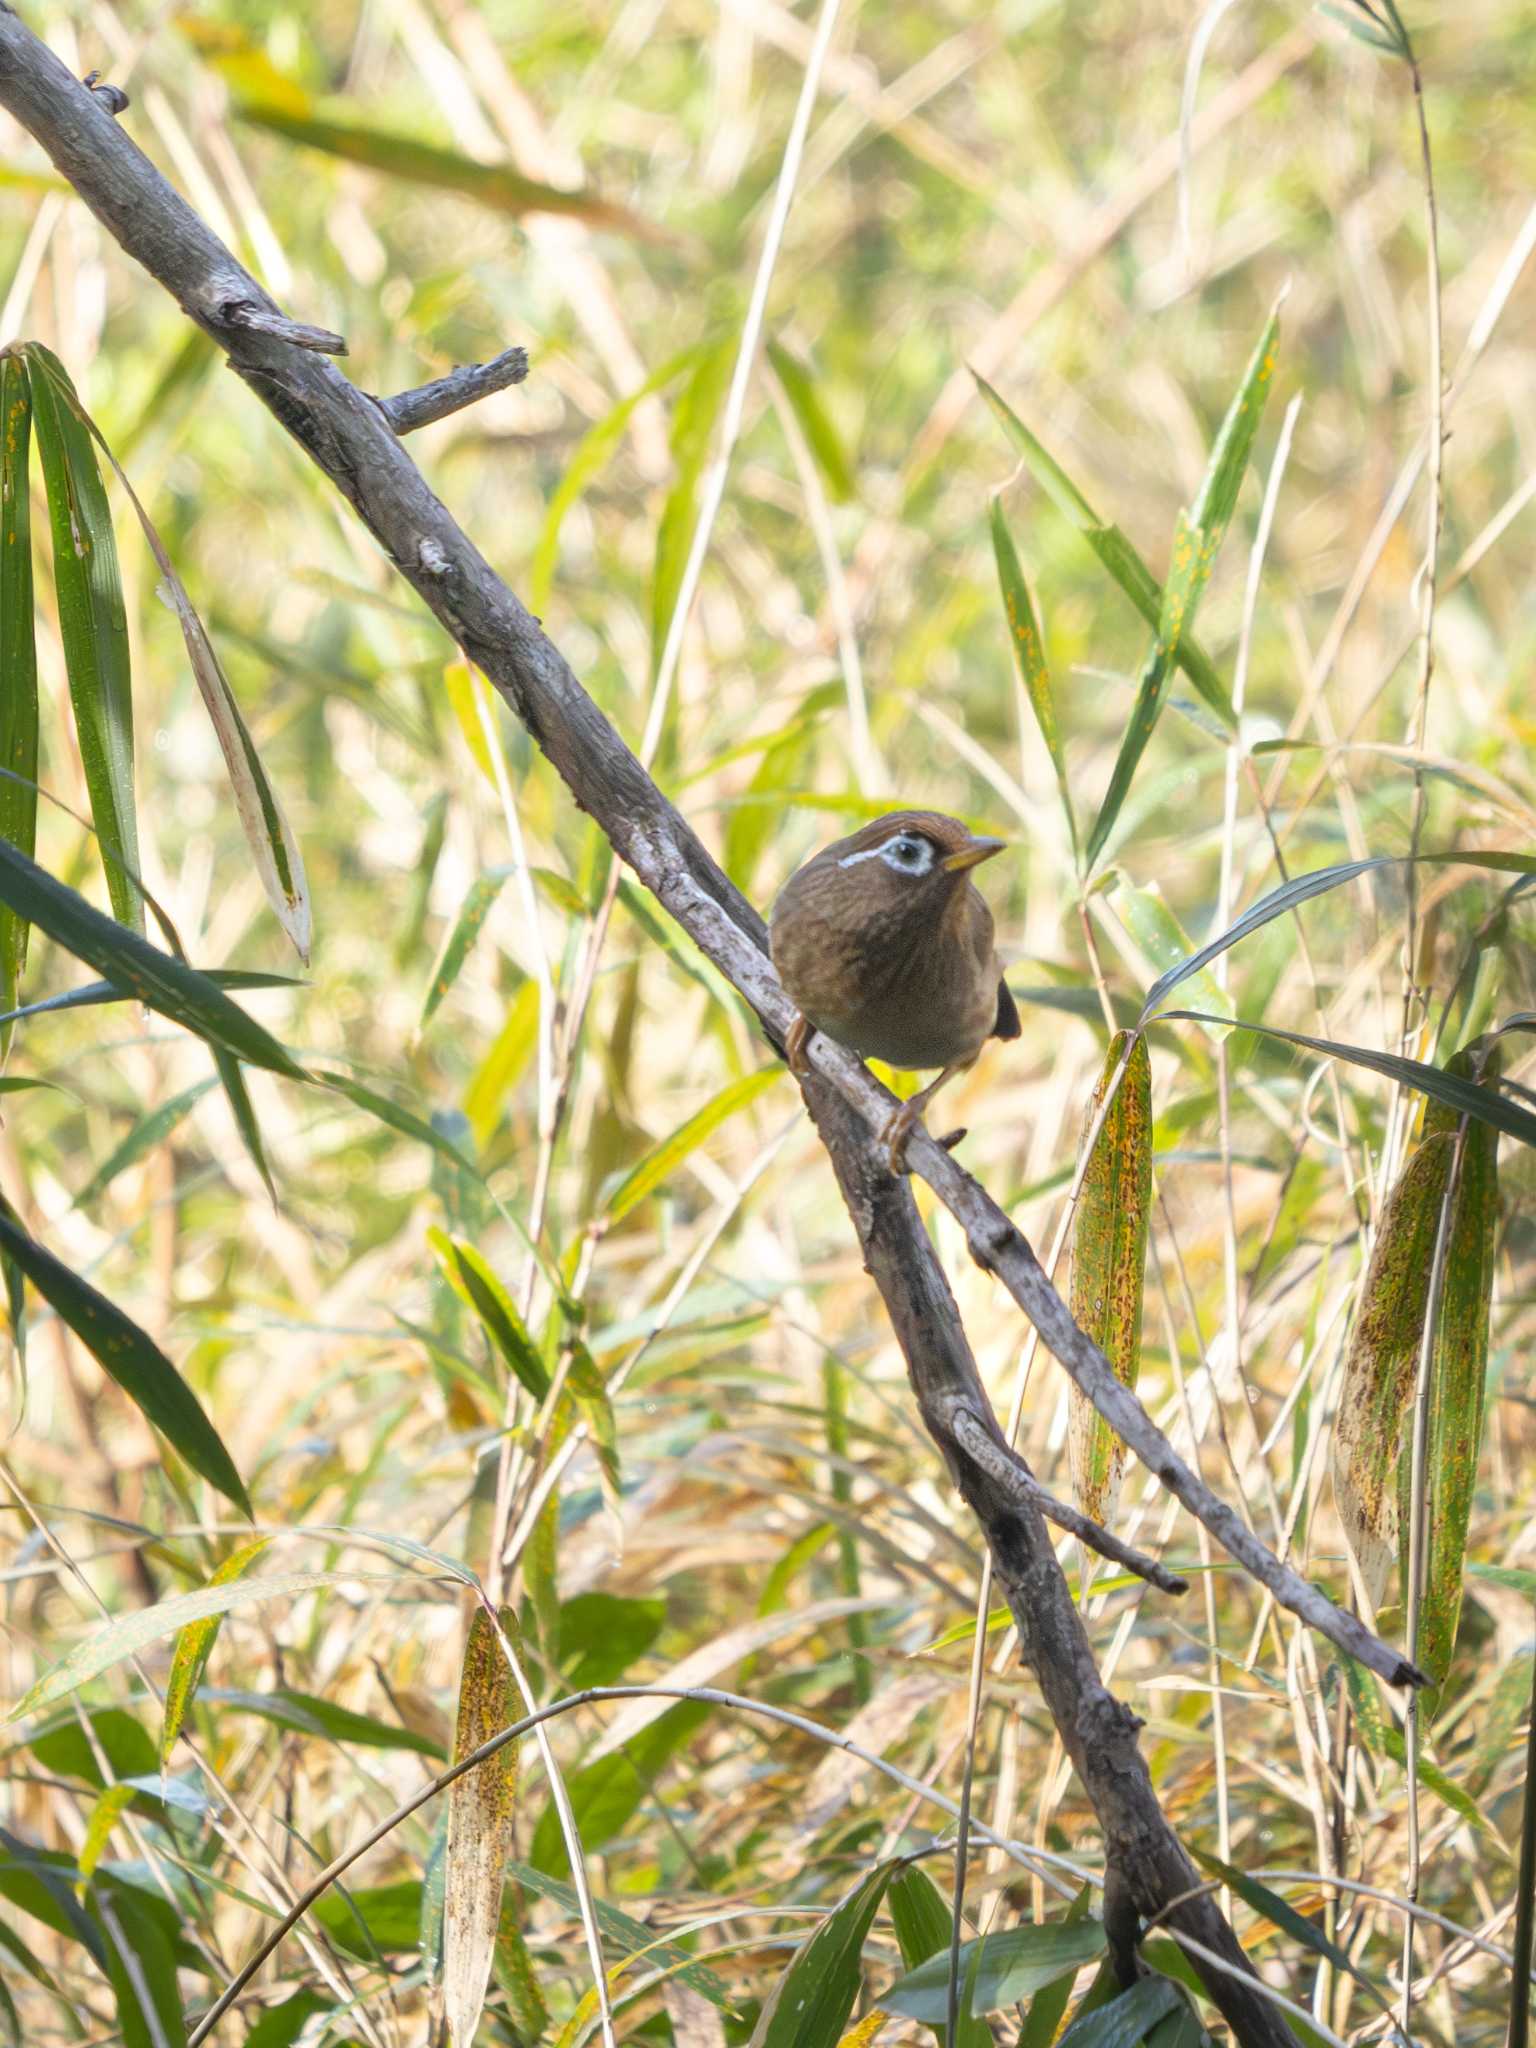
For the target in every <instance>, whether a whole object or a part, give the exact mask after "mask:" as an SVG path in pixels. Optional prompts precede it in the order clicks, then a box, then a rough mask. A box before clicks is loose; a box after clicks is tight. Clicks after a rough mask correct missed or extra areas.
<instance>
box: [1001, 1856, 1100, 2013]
mask: <svg viewBox="0 0 1536 2048" xmlns="http://www.w3.org/2000/svg"><path fill="white" fill-rule="evenodd" d="M1092 1903H1093V1887H1092V1885H1088V1884H1085V1885H1084V1886H1083V1888H1082V1890H1081V1891H1080V1892H1079V1893H1078V1895H1077V1897H1076V1898H1075V1899H1074V1900H1073V1901H1072V1903H1071V1905H1070V1906H1068V1908H1067V1917H1066V1922H1065V1924H1066V1925H1067V1926H1068V1927H1075V1926H1076V1925H1077V1924H1078V1922H1079V1921H1082V1920H1086V1919H1087V1918H1088V1909H1089V1907H1090V1906H1091V1905H1092ZM1071 1998H1072V1979H1071V1978H1070V1977H1068V1976H1062V1977H1058V1978H1057V1979H1056V1981H1055V1983H1054V1984H1047V1985H1045V1986H1044V1987H1043V1988H1042V1989H1041V1990H1039V1991H1037V1992H1036V1993H1035V1995H1034V1997H1033V1998H1032V1999H1031V2000H1030V2001H1029V2012H1028V2014H1027V2015H1026V2017H1025V2020H1024V2025H1023V2028H1022V2030H1021V2031H1020V2034H1019V2040H1018V2048H1052V2043H1053V2042H1054V2041H1055V2039H1056V2036H1057V2034H1058V2033H1059V2031H1060V2029H1061V2022H1062V2020H1063V2018H1064V2017H1065V2014H1066V2010H1067V2006H1068V2005H1069V2003H1070V2002H1071Z"/></svg>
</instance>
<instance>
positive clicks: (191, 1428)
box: [0, 1203, 252, 1516]
mask: <svg viewBox="0 0 1536 2048" xmlns="http://www.w3.org/2000/svg"><path fill="white" fill-rule="evenodd" d="M0 1250H3V1251H4V1253H5V1255H6V1257H7V1258H9V1259H13V1260H14V1261H15V1263H16V1264H17V1265H18V1266H19V1267H20V1268H21V1270H22V1272H23V1273H25V1275H26V1276H27V1278H28V1279H29V1280H30V1281H31V1282H32V1285H33V1286H34V1287H35V1288H36V1289H37V1291H38V1293H39V1294H40V1295H42V1297H43V1299H44V1300H45V1301H46V1302H47V1303H48V1304H49V1305H50V1307H51V1308H53V1309H54V1311H55V1312H56V1313H57V1314H58V1315H59V1316H60V1317H61V1319H62V1320H63V1321H64V1322H65V1323H67V1324H68V1325H69V1327H70V1329H72V1330H73V1331H74V1333H75V1335H76V1336H77V1337H78V1338H79V1339H80V1341H81V1343H82V1344H84V1346H85V1347H86V1349H87V1350H88V1351H89V1352H90V1353H91V1355H92V1357H93V1358H95V1359H96V1360H97V1362H98V1363H99V1364H100V1365H101V1367H102V1369H103V1370H104V1371H105V1372H106V1373H107V1374H108V1376H109V1377H110V1378H111V1379H113V1380H115V1381H116V1383H117V1385H118V1386H120V1387H121V1388H122V1390H123V1392H124V1393H125V1394H126V1395H127V1396H128V1398H129V1400H130V1401H132V1402H133V1404H134V1406H135V1407H136V1408H138V1409H139V1410H140V1411H141V1412H142V1413H143V1414H144V1415H145V1416H147V1417H148V1419H149V1420H150V1421H151V1422H152V1423H153V1424H154V1425H155V1427H156V1429H158V1430H159V1431H160V1433H161V1435H162V1436H163V1437H164V1438H165V1439H166V1441H167V1442H168V1443H169V1444H171V1445H173V1446H174V1448H175V1449H176V1450H177V1451H179V1452H180V1454H181V1456H182V1457H183V1458H185V1459H186V1461H187V1463H188V1464H189V1465H190V1466H191V1467H192V1470H193V1471H194V1472H196V1473H198V1474H199V1475H200V1476H201V1477H202V1478H204V1479H206V1480H207V1481H208V1483H209V1485H210V1486H213V1487H216V1488H217V1489H218V1491H219V1492H220V1493H222V1494H223V1496H224V1498H225V1499H226V1500H231V1501H233V1502H234V1504H235V1506H236V1507H237V1508H239V1510H240V1512H241V1513H242V1514H243V1515H246V1516H250V1514H251V1513H252V1509H251V1503H250V1498H249V1496H248V1495H247V1493H246V1490H245V1486H244V1483H243V1481H242V1480H241V1477H240V1474H239V1473H238V1472H237V1471H236V1470H235V1464H234V1460H233V1459H232V1458H231V1457H230V1455H229V1452H228V1451H227V1450H225V1448H224V1440H223V1438H222V1437H221V1436H220V1435H219V1433H218V1431H217V1430H216V1429H215V1428H214V1426H213V1424H212V1423H211V1422H210V1421H209V1420H208V1417H207V1415H206V1414H205V1413H204V1410H203V1406H202V1403H201V1402H200V1401H199V1400H198V1398H197V1396H196V1395H195V1394H194V1393H193V1391H192V1389H191V1388H190V1387H189V1386H188V1385H187V1383H186V1381H185V1380H184V1379H183V1378H182V1376H181V1374H180V1373H179V1372H178V1371H177V1370H176V1368H175V1366H174V1365H172V1363H171V1361H170V1360H169V1359H168V1358H167V1357H166V1355H165V1353H164V1352H163V1351H162V1350H161V1349H160V1347H159V1345H158V1344H156V1343H155V1342H154V1340H153V1339H152V1338H151V1337H149V1336H147V1335H146V1334H145V1332H144V1331H143V1330H141V1329H140V1328H139V1326H138V1324H137V1323H135V1322H131V1321H130V1320H129V1318H128V1317H127V1316H125V1315H124V1314H123V1312H122V1310H121V1309H120V1308H118V1307H117V1306H116V1305H115V1303H113V1302H110V1301H108V1299H107V1297H106V1296H105V1295H104V1294H98V1292H97V1291H96V1289H95V1288H94V1287H92V1286H91V1285H90V1284H89V1282H87V1281H85V1280H82V1279H81V1278H80V1276H79V1274H78V1273H73V1272H71V1271H70V1269H69V1267H68V1266H66V1265H65V1264H64V1263H63V1262H62V1261H61V1260H59V1259H56V1258H55V1257H54V1255H53V1253H52V1252H50V1251H47V1250H45V1249H44V1247H43V1246H42V1245H40V1244H39V1243H38V1242H37V1240H36V1238H33V1237H29V1236H28V1235H27V1233H26V1231H25V1230H23V1229H22V1227H21V1225H20V1224H19V1223H18V1222H17V1220H16V1216H15V1213H14V1211H13V1210H11V1208H10V1207H9V1205H7V1204H3V1203H0Z"/></svg>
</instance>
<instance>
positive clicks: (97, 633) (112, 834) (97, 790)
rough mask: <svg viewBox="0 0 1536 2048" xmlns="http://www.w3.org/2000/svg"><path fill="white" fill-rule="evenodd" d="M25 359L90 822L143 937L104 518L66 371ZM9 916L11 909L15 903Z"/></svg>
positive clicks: (121, 629) (116, 609) (117, 605)
mask: <svg viewBox="0 0 1536 2048" xmlns="http://www.w3.org/2000/svg"><path fill="white" fill-rule="evenodd" d="M24 353H25V356H26V360H27V364H28V368H29V371H30V373H31V374H30V383H31V389H32V417H33V424H34V427H35V430H36V434H37V453H38V460H39V462H40V463H41V465H42V471H43V483H44V486H45V488H46V490H47V494H48V521H49V525H50V527H51V529H52V532H53V577H54V588H55V592H56V594H57V599H58V608H59V637H60V639H61V640H62V641H63V643H64V665H65V668H66V669H67V671H68V675H69V695H70V701H71V702H72V704H73V705H74V710H75V729H76V732H77V733H78V735H79V740H80V760H81V764H82V766H83V767H84V770H85V784H86V789H87V791H88V792H89V794H90V799H91V817H92V819H93V820H94V822H95V826H96V836H97V838H98V839H99V840H100V842H101V849H102V858H103V861H104V864H105V867H106V873H107V894H108V896H109V897H110V899H111V902H112V908H113V911H114V912H115V914H116V916H117V918H118V920H119V921H120V922H121V923H122V924H125V925H127V926H128V927H129V929H130V930H131V931H134V932H138V933H142V932H143V930H144V905H143V902H142V900H141V898H140V895H139V890H138V886H137V883H138V875H139V827H138V813H137V811H136V810H135V807H134V797H133V690H132V681H131V678H130V675H129V669H128V618H127V614H126V612H125V611H124V608H123V583H122V576H121V574H120V573H119V570H118V565H117V541H116V539H115V537H114V535H113V532H112V514H111V512H110V510H109V509H108V506H107V493H106V487H105V486H104V484H103V483H102V480H101V470H100V468H99V467H98V465H97V461H96V450H95V448H94V447H93V446H92V443H91V437H90V434H89V433H88V432H87V430H86V428H85V426H84V425H83V423H82V419H81V416H80V410H79V400H78V399H77V398H76V396H75V387H74V385H73V384H72V383H71V382H70V380H69V375H68V372H67V371H66V370H65V368H64V365H63V364H62V363H61V362H60V361H59V359H58V357H57V356H56V355H54V354H53V353H52V351H51V350H49V349H46V348H44V347H43V345H42V343H41V342H28V343H27V344H26V348H25V351H24ZM11 908H12V909H13V910H14V909H16V908H17V906H16V905H15V904H14V903H13V904H12V905H11Z"/></svg>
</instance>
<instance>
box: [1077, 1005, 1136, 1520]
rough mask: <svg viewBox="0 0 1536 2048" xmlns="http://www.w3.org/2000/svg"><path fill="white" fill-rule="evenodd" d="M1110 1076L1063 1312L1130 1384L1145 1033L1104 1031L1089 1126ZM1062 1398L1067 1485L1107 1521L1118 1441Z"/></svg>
mask: <svg viewBox="0 0 1536 2048" xmlns="http://www.w3.org/2000/svg"><path fill="white" fill-rule="evenodd" d="M1122 1065H1123V1068H1124V1071H1123V1072H1122V1071H1121V1069H1122ZM1117 1075H1119V1087H1118V1088H1117V1089H1116V1091H1115V1096H1114V1100H1113V1101H1112V1102H1111V1103H1110V1105H1109V1109H1108V1111H1107V1112H1106V1114H1105V1117H1104V1123H1103V1126H1102V1128H1101V1129H1100V1131H1099V1135H1098V1138H1097V1140H1096V1141H1095V1144H1094V1147H1093V1151H1092V1153H1091V1154H1090V1156H1089V1160H1088V1165H1087V1168H1086V1171H1085V1172H1084V1174H1083V1185H1082V1192H1081V1194H1080V1196H1079V1199H1078V1205H1077V1215H1076V1218H1075V1220H1074V1222H1073V1226H1072V1313H1073V1316H1074V1317H1075V1318H1076V1320H1077V1321H1078V1323H1079V1324H1080V1325H1081V1326H1082V1328H1083V1329H1084V1330H1086V1331H1087V1332H1088V1334H1089V1336H1090V1337H1092V1338H1093V1340H1094V1342H1095V1343H1096V1344H1097V1345H1098V1346H1099V1347H1100V1349H1101V1350H1102V1351H1103V1353H1104V1355H1105V1357H1106V1358H1107V1359H1108V1360H1109V1362H1110V1364H1111V1365H1112V1366H1113V1367H1114V1369H1115V1376H1116V1378H1117V1379H1119V1380H1120V1381H1121V1382H1122V1384H1123V1385H1125V1386H1127V1387H1134V1386H1135V1384H1136V1376H1137V1373H1138V1372H1139V1371H1140V1369H1141V1304H1142V1283H1143V1278H1144V1275H1145V1270H1146V1262H1147V1218H1148V1214H1149V1212H1150V1209H1151V1201H1152V1072H1151V1067H1150V1065H1149V1063H1148V1059H1147V1042H1146V1040H1145V1039H1144V1038H1142V1037H1140V1036H1139V1035H1133V1034H1132V1033H1131V1032H1129V1031H1118V1032H1116V1034H1115V1036H1114V1037H1113V1038H1112V1039H1111V1040H1110V1045H1109V1052H1108V1054H1107V1055H1106V1057H1105V1061H1104V1069H1103V1072H1102V1073H1101V1074H1100V1076H1099V1080H1098V1085H1097V1086H1096V1087H1095V1089H1094V1091H1093V1099H1092V1101H1091V1103H1090V1104H1089V1107H1088V1114H1087V1117H1086V1119H1085V1121H1086V1124H1087V1125H1088V1126H1089V1127H1091V1126H1092V1123H1093V1120H1094V1118H1095V1117H1096V1116H1097V1115H1098V1112H1099V1106H1100V1104H1101V1103H1102V1102H1103V1101H1104V1099H1105V1095H1106V1092H1107V1090H1108V1089H1109V1087H1110V1085H1111V1084H1112V1082H1113V1081H1114V1080H1115V1077H1116V1076H1117ZM1070 1398H1071V1429H1070V1432H1069V1436H1068V1445H1069V1449H1070V1453H1071V1465H1072V1490H1073V1492H1074V1494H1075V1495H1076V1497H1077V1502H1078V1505H1079V1507H1081V1508H1082V1510H1083V1512H1084V1513H1085V1514H1088V1515H1091V1516H1092V1517H1093V1519H1094V1520H1095V1521H1096V1522H1107V1521H1109V1520H1110V1519H1111V1517H1112V1516H1113V1514H1114V1511H1115V1504H1116V1501H1117V1499H1118V1497H1119V1492H1120V1475H1121V1472H1122V1470H1123V1468H1124V1465H1125V1445H1124V1444H1123V1443H1122V1442H1121V1441H1120V1439H1119V1437H1117V1436H1116V1435H1115V1433H1114V1431H1113V1430H1112V1429H1111V1428H1110V1426H1109V1424H1108V1423H1107V1422H1106V1421H1105V1420H1104V1418H1103V1417H1102V1416H1101V1415H1100V1414H1099V1412H1098V1410H1097V1409H1096V1408H1095V1407H1094V1406H1093V1403H1092V1402H1091V1401H1089V1400H1088V1398H1087V1397H1086V1395H1084V1394H1082V1393H1081V1392H1080V1391H1079V1390H1078V1388H1076V1387H1075V1386H1074V1387H1073V1388H1072V1389H1071V1397H1070Z"/></svg>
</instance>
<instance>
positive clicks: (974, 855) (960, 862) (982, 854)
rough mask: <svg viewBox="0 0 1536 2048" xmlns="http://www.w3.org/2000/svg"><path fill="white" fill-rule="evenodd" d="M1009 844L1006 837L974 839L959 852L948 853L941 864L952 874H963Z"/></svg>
mask: <svg viewBox="0 0 1536 2048" xmlns="http://www.w3.org/2000/svg"><path fill="white" fill-rule="evenodd" d="M1007 844H1008V842H1007V840H1006V839H973V840H972V841H971V843H970V845H969V846H962V847H961V849H960V851H959V852H958V853H948V854H946V855H945V856H944V858H943V860H942V861H940V863H939V865H940V867H942V868H945V869H946V870H947V871H948V872H949V873H950V874H952V875H963V874H964V873H965V871H966V869H967V868H974V867H980V865H981V863H982V862H983V861H984V860H990V859H991V858H992V856H993V854H994V853H1001V852H1002V850H1003V848H1004V847H1005V846H1006V845H1007Z"/></svg>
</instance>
